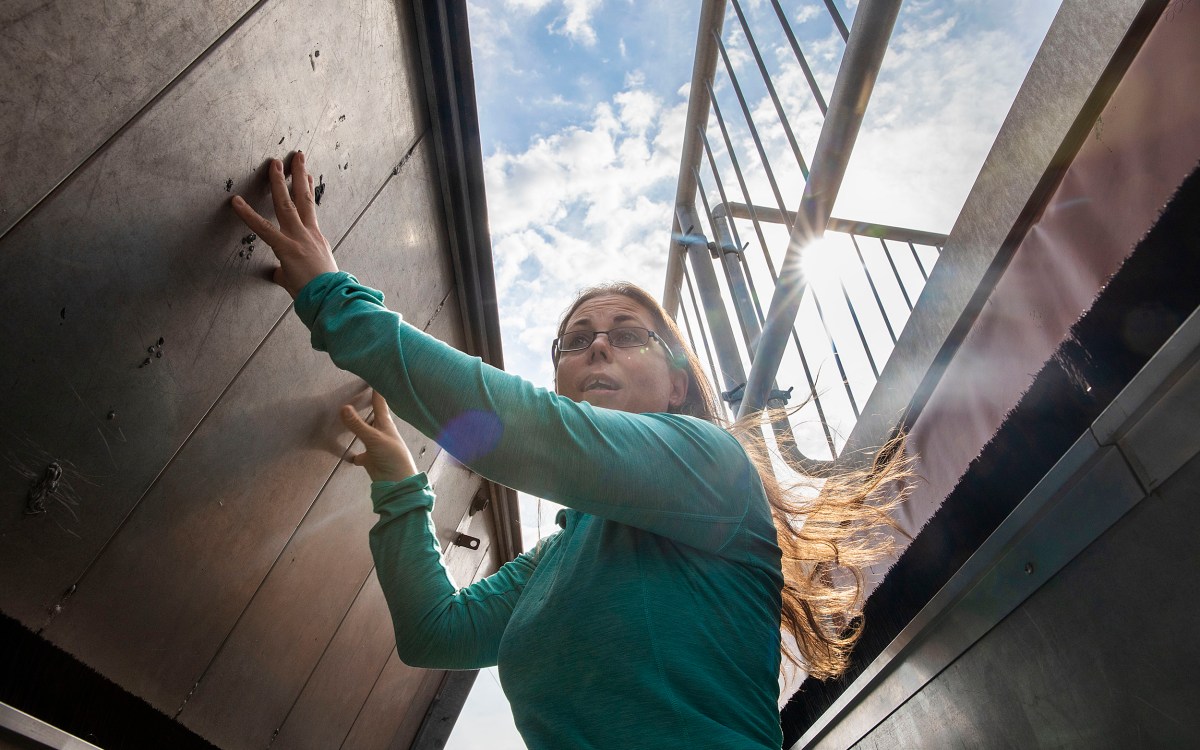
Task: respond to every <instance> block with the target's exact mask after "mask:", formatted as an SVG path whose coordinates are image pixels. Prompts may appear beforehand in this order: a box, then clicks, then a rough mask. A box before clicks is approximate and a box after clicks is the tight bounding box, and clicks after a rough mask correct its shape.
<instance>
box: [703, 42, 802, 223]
mask: <svg viewBox="0 0 1200 750" xmlns="http://www.w3.org/2000/svg"><path fill="white" fill-rule="evenodd" d="M717 49H718V50H720V52H721V60H723V61H724V63H725V70H726V71H727V72H728V73H729V82H730V83H731V84H733V92H734V93H735V94H737V100H738V105H739V106H740V107H741V108H742V116H743V117H745V118H746V127H748V128H749V129H750V137H751V138H752V139H753V140H754V148H755V149H757V150H758V160H759V161H760V162H761V163H762V166H763V171H764V172H766V174H767V182H768V183H769V184H770V185H771V192H772V193H774V195H775V202H776V203H777V204H778V205H779V210H780V211H786V210H787V207H786V206H785V205H784V203H783V195H782V194H781V193H780V192H779V183H777V182H776V181H775V173H774V172H773V171H771V160H770V159H768V158H767V151H766V149H764V148H763V145H762V139H760V138H759V137H758V128H756V127H754V118H753V117H751V116H750V107H749V106H748V105H747V104H746V97H745V96H744V95H743V94H742V87H741V84H739V83H738V79H737V75H736V74H735V73H734V70H733V65H732V64H731V63H730V62H729V55H728V53H726V51H725V45H724V44H723V43H722V42H721V40H720V39H719V38H718V39H717ZM807 178H808V175H805V179H807ZM788 229H791V227H790V226H789V227H788Z"/></svg>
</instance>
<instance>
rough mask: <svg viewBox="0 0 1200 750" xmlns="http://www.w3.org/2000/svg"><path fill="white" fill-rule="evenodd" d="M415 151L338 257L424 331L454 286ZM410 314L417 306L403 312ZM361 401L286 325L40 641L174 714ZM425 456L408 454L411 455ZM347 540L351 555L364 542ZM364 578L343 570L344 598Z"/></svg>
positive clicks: (296, 329)
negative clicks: (348, 576) (400, 225)
mask: <svg viewBox="0 0 1200 750" xmlns="http://www.w3.org/2000/svg"><path fill="white" fill-rule="evenodd" d="M421 154H422V156H421V158H415V159H410V160H409V162H408V164H406V168H405V169H404V170H402V172H401V174H400V175H399V176H398V177H397V178H396V179H395V180H393V184H391V185H389V186H388V189H386V190H385V191H384V193H382V194H381V195H380V200H377V201H376V202H375V204H373V206H372V210H371V211H369V212H368V214H367V215H366V216H365V217H364V218H363V219H362V220H361V221H360V222H359V223H358V225H357V226H356V227H355V231H354V233H353V234H352V235H351V237H350V238H349V240H348V241H347V242H346V243H344V245H343V247H342V249H341V250H340V251H339V256H341V258H340V260H341V261H342V263H343V265H344V266H346V267H347V268H364V269H365V270H370V271H371V273H370V274H369V275H370V277H371V280H372V283H375V284H378V285H379V286H381V287H382V288H383V289H384V290H385V291H389V290H390V291H392V292H393V294H392V295H391V297H392V298H393V300H395V301H396V302H398V303H399V308H400V309H401V310H402V311H403V312H405V313H406V314H407V315H408V316H409V317H411V318H414V319H432V318H435V317H436V316H435V311H436V310H439V309H440V310H441V311H442V314H445V313H446V311H447V307H446V306H445V305H443V304H442V301H443V300H444V299H446V297H448V296H450V289H451V288H452V283H453V282H452V279H451V277H450V271H449V269H448V267H447V263H446V260H445V253H444V251H443V250H442V248H441V246H440V243H439V242H438V241H437V234H436V230H435V227H436V224H435V217H436V208H435V207H434V206H433V205H431V202H430V201H429V197H428V196H427V195H425V194H424V192H423V191H419V190H414V189H413V188H419V187H420V186H421V185H422V174H421V173H418V172H419V167H421V165H425V164H426V158H427V155H428V152H427V151H422V152H421ZM410 168H411V171H410ZM414 173H415V174H414ZM396 216H401V217H407V218H408V220H409V224H408V226H407V227H406V229H407V234H402V235H400V236H388V234H386V233H389V232H391V231H392V230H394V229H395V227H394V226H393V222H395V221H396V219H395V217H396ZM418 217H424V221H422V220H420V219H419V218H418ZM385 237H386V238H387V241H388V242H389V243H391V244H392V246H393V247H394V248H395V249H394V251H393V252H392V253H390V256H391V257H390V258H389V260H388V261H387V262H379V261H377V260H373V256H375V257H379V255H380V254H379V253H378V251H377V248H378V247H379V244H380V241H381V239H383V238H385ZM372 266H374V268H372ZM365 275H366V274H365ZM439 288H440V290H441V291H440V292H438V291H436V290H438V289H439ZM431 291H432V293H431ZM418 302H421V303H423V308H416V307H411V308H410V307H408V306H409V305H415V304H416V303H418ZM450 330H452V328H451V329H449V330H446V331H439V332H441V333H442V334H443V336H445V335H446V334H447V333H449V332H450ZM451 340H453V338H452V339H451ZM283 384H287V386H286V387H281V386H283ZM362 393H363V387H362V384H361V381H358V380H357V378H354V377H353V376H351V375H349V374H347V373H344V372H342V371H340V370H338V369H336V368H335V367H333V366H332V365H331V364H330V362H329V360H328V357H327V355H325V354H323V353H319V352H314V351H313V350H312V349H311V348H310V346H309V336H308V332H307V330H306V329H305V328H304V327H303V325H302V324H301V323H300V322H299V320H297V319H296V318H295V316H294V315H291V314H290V313H289V314H288V315H286V316H285V317H284V319H283V321H282V322H281V323H280V325H279V326H278V327H277V328H276V329H275V330H274V331H273V332H272V334H271V335H270V336H269V337H268V339H267V341H266V342H265V343H264V344H263V346H262V347H261V348H260V349H259V350H258V351H257V352H256V353H255V355H254V357H253V358H252V359H251V361H250V362H249V363H248V364H247V365H246V367H245V369H244V370H243V371H242V372H241V373H240V374H239V377H238V378H237V379H236V380H235V381H234V383H233V384H232V385H231V387H230V388H229V390H228V391H227V392H226V393H225V394H224V395H223V397H222V398H221V400H220V401H219V402H218V403H217V405H216V406H215V407H214V408H213V410H212V411H211V412H210V413H209V414H208V415H206V417H205V419H204V421H203V422H202V423H201V424H200V426H199V427H198V428H197V429H196V431H195V432H194V433H193V434H192V435H191V436H190V438H189V440H188V442H187V444H186V445H185V446H184V448H183V449H182V450H181V451H180V452H179V453H178V455H177V456H176V457H175V458H174V459H173V460H172V462H171V464H170V465H169V466H168V467H167V468H166V470H165V471H164V472H163V473H162V474H161V475H160V476H159V478H158V479H157V481H156V483H155V485H154V486H153V487H152V488H151V490H150V491H149V492H148V493H147V495H146V496H145V499H144V500H143V501H142V502H141V503H139V505H138V507H137V509H136V510H135V511H134V512H133V513H132V514H131V516H130V517H129V519H128V520H127V521H126V522H125V524H124V525H123V526H122V528H121V530H120V531H119V532H118V534H117V535H116V537H115V538H114V541H113V543H112V544H110V545H109V546H108V547H107V548H106V549H105V551H104V553H103V554H102V555H101V556H100V557H99V559H98V560H97V561H96V563H95V564H94V565H93V566H92V567H91V568H90V569H89V571H88V573H87V574H86V575H85V576H84V577H83V579H82V580H81V581H80V583H79V587H78V591H77V593H75V594H74V595H73V596H72V597H71V598H70V599H69V600H68V601H67V602H66V603H65V604H64V611H63V613H62V614H61V615H59V616H58V617H56V618H55V619H54V620H53V621H51V623H50V625H49V626H48V627H47V628H46V631H45V634H46V636H47V637H48V638H49V639H50V640H51V641H53V642H56V643H58V644H60V645H61V646H63V647H64V648H65V649H66V650H68V651H69V652H71V653H74V654H76V655H78V656H79V657H80V658H82V659H83V660H84V661H85V662H88V663H89V664H91V665H92V666H94V667H95V668H97V669H98V670H99V671H100V672H102V673H103V674H105V675H107V676H109V677H110V678H111V679H113V680H115V681H116V682H118V683H119V684H121V685H123V686H124V687H126V689H128V690H130V691H131V692H134V693H135V694H137V695H140V696H141V697H143V698H146V699H147V700H148V701H149V702H150V703H151V704H152V705H155V706H156V707H158V708H160V709H161V710H164V711H166V712H168V713H172V714H173V713H174V712H176V711H177V710H179V709H180V707H181V706H182V705H183V702H184V700H185V699H186V697H187V696H188V694H189V693H190V692H191V690H192V689H193V685H194V684H195V683H196V682H197V681H198V680H200V679H201V674H202V673H203V671H204V670H205V668H206V667H207V665H208V664H209V661H210V660H211V659H212V658H213V656H214V654H215V653H216V650H217V648H218V647H219V646H220V644H221V643H222V641H223V640H224V639H225V637H226V636H227V634H228V633H229V632H230V629H231V628H232V627H233V625H234V623H235V622H236V620H237V618H238V617H239V615H240V614H241V613H242V611H243V610H244V608H245V607H246V605H247V603H248V602H249V600H250V598H251V597H252V596H254V594H255V592H256V591H257V590H258V588H259V586H260V584H261V583H262V581H263V578H264V576H266V574H267V572H268V570H269V569H270V568H271V566H272V565H274V564H275V562H276V559H277V558H278V556H279V555H280V551H281V550H282V549H283V547H284V545H285V544H286V543H287V542H288V538H289V537H290V536H291V535H292V533H293V532H294V530H295V529H296V528H297V526H298V525H300V524H301V522H302V519H304V518H305V515H306V514H309V512H310V508H311V507H312V505H313V503H314V502H315V499H316V498H317V497H318V495H319V494H320V493H321V492H322V490H323V488H324V485H325V484H326V482H327V481H329V478H330V476H331V474H332V473H333V471H334V468H335V467H336V466H337V464H338V462H339V460H340V456H341V455H342V453H343V452H344V450H345V448H346V445H347V444H348V442H349V438H348V433H347V432H346V431H345V430H344V429H343V428H342V427H341V425H340V422H339V420H338V417H337V407H338V406H339V405H340V404H341V403H345V402H347V401H350V400H351V399H352V398H354V397H355V396H356V395H360V394H362ZM360 397H361V396H360ZM422 441H424V439H423V438H422ZM424 444H426V443H425V442H415V441H414V447H416V448H417V450H416V451H415V452H417V453H420V448H419V446H421V445H424ZM214 467H221V469H222V470H220V471H214ZM345 481H348V482H351V484H350V485H347V486H346V487H345V489H344V490H341V491H339V494H343V496H348V497H350V498H358V497H363V496H364V495H365V493H366V489H365V484H362V480H361V477H358V475H357V473H356V474H355V478H354V479H347V480H345ZM339 484H340V483H339ZM360 485H361V486H360ZM335 502H336V501H335ZM319 516H320V514H318V517H319ZM346 543H349V544H357V545H361V544H362V537H361V536H356V537H354V538H352V539H347V540H346ZM364 574H365V570H363V571H360V572H359V571H356V572H354V573H353V577H354V578H355V580H353V587H354V589H357V586H358V584H359V583H361V581H362V577H363V575H364ZM350 595H351V596H352V595H353V592H351V594H350ZM349 603H350V601H349V599H348V598H347V599H346V601H345V606H346V607H348V606H349ZM343 611H344V609H343ZM339 619H340V618H339ZM336 622H337V620H336V619H335V620H333V621H332V622H331V623H330V624H329V633H330V635H332V630H333V628H334V627H335V626H336ZM326 640H327V639H326ZM314 658H315V657H314ZM279 718H281V717H279Z"/></svg>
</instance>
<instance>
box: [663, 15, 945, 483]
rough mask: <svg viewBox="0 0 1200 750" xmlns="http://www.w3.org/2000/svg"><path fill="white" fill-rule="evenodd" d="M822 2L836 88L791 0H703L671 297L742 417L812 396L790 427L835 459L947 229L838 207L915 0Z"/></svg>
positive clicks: (813, 458)
mask: <svg viewBox="0 0 1200 750" xmlns="http://www.w3.org/2000/svg"><path fill="white" fill-rule="evenodd" d="M810 4H812V5H814V6H816V7H819V6H822V5H823V7H824V11H823V12H824V13H826V14H827V19H826V20H827V21H828V23H829V25H830V27H831V30H833V31H835V32H836V36H835V37H834V38H835V39H837V38H840V40H841V41H842V42H844V49H843V52H842V58H841V64H840V68H839V69H838V71H837V78H836V83H835V84H834V86H833V90H832V93H831V95H830V96H829V98H828V100H827V99H826V97H825V95H824V93H823V92H822V89H821V86H820V83H819V80H818V79H819V75H818V71H814V69H813V67H812V65H810V62H809V58H808V57H807V56H806V54H805V51H804V49H803V47H802V45H801V44H800V42H799V41H798V39H797V36H796V34H795V32H794V30H793V28H792V27H791V25H790V23H789V21H788V15H787V13H786V12H785V11H784V9H783V8H782V7H781V5H780V3H779V1H778V0H771V4H770V5H771V7H770V9H771V10H773V11H774V18H773V19H771V18H770V15H771V14H770V13H766V12H764V13H761V14H760V15H759V16H758V17H757V18H754V17H751V16H750V15H749V14H747V12H746V9H745V7H744V6H743V4H742V2H739V0H708V1H707V2H705V4H704V6H703V8H702V11H701V17H700V31H699V33H698V36H697V49H696V58H695V64H694V68H693V76H692V83H691V94H690V100H689V106H688V118H687V123H686V132H685V137H684V150H683V159H682V163H681V165H680V171H679V181H678V185H677V191H676V204H675V221H674V226H673V228H672V242H671V248H670V252H669V256H668V266H667V278H666V288H665V291H664V295H663V303H664V306H665V307H666V308H667V311H668V312H670V313H671V314H672V315H675V316H676V317H677V318H679V319H681V322H682V325H683V329H684V330H685V331H686V332H687V334H688V335H689V336H691V337H692V344H693V348H694V349H695V350H696V351H697V353H698V355H699V356H700V358H701V360H702V361H704V362H705V364H706V365H707V366H708V368H709V372H710V375H711V376H712V378H713V382H714V383H715V384H716V386H717V387H718V388H719V389H721V390H722V398H723V400H724V402H725V404H726V408H727V409H728V412H729V416H731V417H733V416H741V415H744V414H747V413H750V412H752V411H754V410H757V409H761V408H763V407H766V406H778V405H783V404H784V403H786V402H787V401H788V400H789V399H790V400H791V402H792V405H796V404H798V403H800V402H801V400H803V399H807V402H806V403H805V404H804V406H803V407H801V408H800V409H798V411H797V412H796V413H795V414H794V415H793V417H792V419H791V422H790V424H788V425H776V431H777V433H778V434H780V436H783V437H791V436H794V438H795V440H794V445H795V449H794V451H793V457H794V458H796V459H798V460H799V461H800V462H801V463H802V464H806V465H808V466H810V467H812V468H821V467H822V466H824V465H827V464H828V463H829V462H830V461H833V460H836V459H837V458H838V456H839V453H840V451H841V449H842V446H843V445H844V443H845V440H846V437H847V436H848V434H849V432H850V430H851V429H852V428H853V426H854V424H855V423H856V422H857V420H858V417H859V415H860V412H861V408H862V405H863V404H864V403H865V402H866V399H867V397H868V396H869V395H870V392H871V389H873V388H874V387H875V384H876V382H877V381H878V380H879V377H880V373H881V371H882V369H883V367H884V364H885V363H886V361H887V358H888V356H889V355H890V354H891V351H892V348H894V346H895V345H896V342H897V340H898V337H899V334H900V331H901V330H902V329H903V327H904V325H905V323H906V322H907V320H908V317H909V315H910V314H911V312H912V310H913V308H914V305H915V304H916V300H917V298H918V296H919V295H920V293H921V290H922V289H923V288H924V285H925V281H927V280H928V278H929V273H930V271H931V270H932V268H933V265H934V263H936V262H937V259H938V256H939V253H940V249H941V246H942V245H943V244H944V243H945V241H946V237H945V236H944V235H939V234H935V233H930V232H923V231H919V230H912V229H905V228H901V227H893V226H886V225H881V224H871V223H866V222H858V221H850V220H844V219H839V218H834V217H832V216H831V215H830V212H831V210H832V207H833V204H834V201H835V199H836V198H837V195H838V191H839V189H840V187H841V183H842V179H843V177H844V175H845V173H846V167H847V164H848V162H849V159H850V153H851V151H852V150H853V147H854V143H855V139H856V137H857V135H858V131H859V128H860V126H861V123H862V119H863V115H864V112H865V110H866V105H867V102H868V100H869V98H870V95H871V90H872V88H873V86H874V82H875V78H876V76H877V75H878V72H879V67H880V64H881V62H882V60H883V56H884V52H885V51H886V48H887V44H888V41H889V39H890V37H891V31H892V27H893V26H894V24H895V20H896V16H897V14H898V12H899V7H900V1H899V0H863V1H862V2H861V3H860V5H859V7H858V11H857V14H856V15H855V18H854V22H853V28H852V29H849V30H848V29H847V28H846V24H845V22H844V21H843V19H842V17H841V14H840V12H839V11H838V9H837V6H836V5H835V4H834V2H833V0H823V2H822V3H815V2H813V3H810ZM730 8H732V10H733V13H732V14H728V15H729V17H730V23H729V24H728V28H726V26H727V24H726V23H725V21H726V16H727V10H728V9H730ZM768 35H770V37H771V42H772V43H773V48H774V49H775V50H776V51H778V50H784V51H785V52H786V51H788V50H790V56H788V57H790V59H778V60H776V65H775V67H776V70H775V72H774V74H773V73H772V71H771V69H770V68H771V65H769V64H768V59H767V58H766V57H764V55H763V47H762V46H761V45H760V43H759V40H760V38H763V37H765V36H768ZM777 57H778V56H777ZM739 61H740V63H741V65H740V66H739ZM718 63H720V65H719V66H718ZM739 67H741V68H742V71H741V73H742V75H740V76H739ZM718 68H719V69H718ZM796 73H799V75H800V76H802V77H803V81H804V83H805V84H807V91H805V92H804V94H805V101H804V102H803V103H802V104H799V105H797V103H796V102H797V96H796V92H795V91H794V89H796V88H797V86H796V83H795V82H796V81H797V80H799V76H797V75H796ZM777 81H788V82H790V85H791V86H792V88H793V91H790V92H789V91H786V90H785V91H783V92H782V95H781V87H780V86H778V85H777ZM789 94H791V96H790V97H789ZM796 123H800V124H801V127H797V126H796ZM818 124H819V127H818ZM806 140H808V141H809V143H806V142H805V141H806ZM813 140H815V144H814V143H811V141H813ZM806 147H807V148H808V149H809V151H808V153H810V154H811V155H810V156H809V158H807V159H806V157H805V154H806ZM735 191H736V192H735ZM755 194H757V195H758V196H759V200H760V199H761V197H762V196H765V195H769V196H770V198H769V199H768V203H769V205H764V204H762V203H760V202H758V200H756V197H755ZM790 207H791V208H794V210H790ZM718 269H719V270H718ZM789 432H790V433H791V435H788V434H787V433H789ZM789 442H791V441H789Z"/></svg>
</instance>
